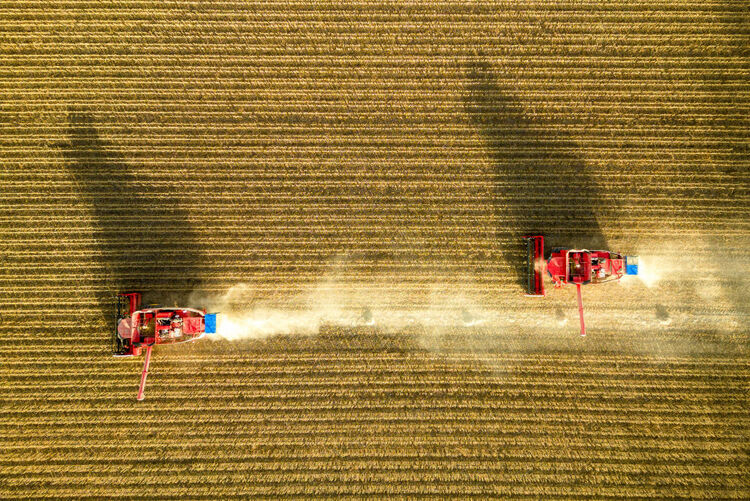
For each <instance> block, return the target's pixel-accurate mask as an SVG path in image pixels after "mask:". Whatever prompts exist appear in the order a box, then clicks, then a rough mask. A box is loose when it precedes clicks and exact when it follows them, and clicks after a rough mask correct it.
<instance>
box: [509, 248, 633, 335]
mask: <svg viewBox="0 0 750 501" xmlns="http://www.w3.org/2000/svg"><path fill="white" fill-rule="evenodd" d="M524 240H526V243H527V256H528V263H527V264H528V284H527V291H526V292H527V295H528V296H535V297H543V296H545V291H544V274H545V271H546V272H547V274H549V276H550V277H552V280H553V282H554V284H555V288H559V287H562V286H563V285H565V284H575V285H576V288H577V289H578V312H579V316H580V319H581V336H585V335H586V326H585V324H584V321H583V299H582V296H581V286H582V285H587V284H601V283H605V282H614V281H616V280H619V279H621V278H622V277H623V276H625V275H635V274H637V273H638V258H637V256H632V257H625V256H623V255H622V254H620V253H618V252H610V251H603V250H594V251H592V250H586V249H562V248H558V249H553V250H552V253H551V254H550V256H549V258H548V259H547V260H545V259H544V237H543V236H541V235H534V236H529V237H524Z"/></svg>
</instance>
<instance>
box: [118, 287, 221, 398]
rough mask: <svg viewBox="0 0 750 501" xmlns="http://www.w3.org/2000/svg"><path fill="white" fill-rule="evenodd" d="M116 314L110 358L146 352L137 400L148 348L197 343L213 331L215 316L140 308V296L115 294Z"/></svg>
mask: <svg viewBox="0 0 750 501" xmlns="http://www.w3.org/2000/svg"><path fill="white" fill-rule="evenodd" d="M116 301H117V313H116V316H115V326H114V327H115V328H114V336H113V342H112V344H113V355H114V356H116V357H137V356H139V355H140V354H141V352H143V351H144V350H145V352H146V360H145V362H144V364H143V372H142V374H141V384H140V387H139V389H138V400H143V398H144V397H143V391H144V388H145V386H146V376H147V375H148V367H149V363H150V362H151V349H152V348H153V347H154V345H157V344H176V343H184V342H190V341H196V340H198V339H200V338H202V337H203V336H205V335H206V334H214V333H215V332H216V313H206V310H198V309H195V308H178V307H175V308H162V307H148V308H143V309H142V308H141V294H140V293H139V292H126V293H121V294H117V296H116Z"/></svg>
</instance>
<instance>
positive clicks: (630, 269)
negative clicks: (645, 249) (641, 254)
mask: <svg viewBox="0 0 750 501" xmlns="http://www.w3.org/2000/svg"><path fill="white" fill-rule="evenodd" d="M625 274H626V275H637V274H638V256H625Z"/></svg>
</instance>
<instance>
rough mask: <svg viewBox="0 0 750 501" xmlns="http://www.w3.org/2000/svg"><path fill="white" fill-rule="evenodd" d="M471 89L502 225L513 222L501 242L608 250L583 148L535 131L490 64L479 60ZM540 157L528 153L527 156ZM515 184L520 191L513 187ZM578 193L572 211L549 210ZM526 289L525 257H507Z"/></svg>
mask: <svg viewBox="0 0 750 501" xmlns="http://www.w3.org/2000/svg"><path fill="white" fill-rule="evenodd" d="M468 78H469V88H468V92H467V94H466V96H465V101H464V106H465V110H466V112H467V114H468V115H469V116H470V117H471V120H472V122H473V123H474V125H475V126H476V127H477V128H478V129H479V132H480V133H481V135H482V136H483V137H484V140H485V142H486V144H487V147H488V148H489V149H490V153H491V155H492V157H493V160H494V165H493V173H494V176H495V190H494V203H495V207H496V208H495V211H496V215H497V217H498V219H499V220H501V221H502V220H504V219H510V220H511V221H512V224H510V225H509V227H515V228H524V229H523V230H521V231H520V232H519V231H518V230H516V231H515V232H514V231H513V230H509V228H506V227H503V226H499V227H497V228H496V232H497V239H498V240H499V239H502V238H509V237H511V238H517V239H518V242H519V245H518V247H521V240H520V237H521V236H523V235H524V234H527V235H528V234H543V235H544V236H545V247H546V248H547V249H552V248H554V247H562V246H572V247H579V248H581V247H582V248H589V249H597V248H601V249H606V248H607V241H606V239H605V237H604V235H603V233H602V230H601V228H600V226H599V222H598V220H597V217H596V213H595V208H596V207H597V206H599V205H600V204H601V202H602V197H601V196H600V194H599V192H598V190H597V188H596V183H594V182H593V181H592V179H590V176H589V175H588V172H587V167H586V165H585V164H584V162H583V160H582V159H581V158H579V157H578V156H577V155H575V154H572V153H570V151H575V150H576V149H578V145H577V144H575V143H574V142H573V141H571V140H569V139H567V138H566V137H559V134H558V137H550V136H544V135H542V134H540V133H539V131H537V130H535V124H534V123H532V121H531V120H530V119H528V118H527V117H526V116H524V114H523V113H522V112H520V111H518V105H517V103H515V102H514V99H513V98H512V97H511V96H510V94H509V92H508V91H506V90H505V89H503V88H502V87H501V86H500V85H499V84H498V78H497V77H496V76H495V74H494V70H493V69H492V67H491V66H490V64H489V63H488V62H487V61H486V60H484V58H483V56H481V55H480V56H479V58H478V60H476V61H474V62H473V63H471V64H470V65H469V68H468ZM530 151H531V152H534V153H531V154H529V153H527V152H530ZM542 176H554V177H553V178H554V179H555V180H556V181H557V185H556V187H555V188H553V189H550V188H549V187H548V186H546V185H545V184H541V183H537V182H536V180H537V179H539V178H540V177H542ZM509 182H513V183H515V186H513V187H508V183H509ZM570 193H575V194H576V195H577V196H578V200H577V202H575V203H571V205H569V206H567V207H562V208H560V207H555V205H556V204H552V205H550V204H548V201H550V199H552V200H554V199H555V198H556V194H559V195H561V196H565V195H566V194H570ZM505 255H506V259H507V260H508V264H509V265H510V266H511V268H512V269H514V270H515V272H516V280H517V282H518V284H519V285H520V286H521V287H525V283H526V263H525V254H522V253H521V252H513V251H512V250H511V249H508V251H507V252H506V253H505Z"/></svg>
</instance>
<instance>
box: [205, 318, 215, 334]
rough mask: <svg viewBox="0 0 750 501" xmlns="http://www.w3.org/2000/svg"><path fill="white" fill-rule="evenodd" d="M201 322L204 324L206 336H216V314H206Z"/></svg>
mask: <svg viewBox="0 0 750 501" xmlns="http://www.w3.org/2000/svg"><path fill="white" fill-rule="evenodd" d="M203 320H204V321H205V323H206V334H216V313H206V315H205V316H204V317H203Z"/></svg>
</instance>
